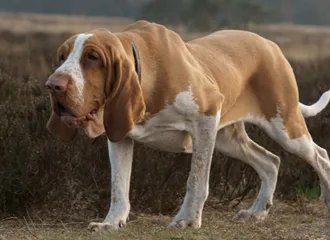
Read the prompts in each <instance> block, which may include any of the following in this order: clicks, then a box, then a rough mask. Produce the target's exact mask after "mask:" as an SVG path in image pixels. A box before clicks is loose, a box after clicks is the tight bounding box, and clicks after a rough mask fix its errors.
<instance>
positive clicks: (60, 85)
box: [46, 77, 68, 93]
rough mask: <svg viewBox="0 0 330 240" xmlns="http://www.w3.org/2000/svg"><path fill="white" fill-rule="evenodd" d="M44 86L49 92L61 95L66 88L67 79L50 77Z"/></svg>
mask: <svg viewBox="0 0 330 240" xmlns="http://www.w3.org/2000/svg"><path fill="white" fill-rule="evenodd" d="M46 86H47V88H48V89H49V90H51V91H53V92H55V93H63V92H65V91H66V89H67V87H68V79H67V78H56V77H50V78H49V79H48V80H47V82H46Z"/></svg>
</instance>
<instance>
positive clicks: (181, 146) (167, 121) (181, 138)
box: [128, 110, 191, 152]
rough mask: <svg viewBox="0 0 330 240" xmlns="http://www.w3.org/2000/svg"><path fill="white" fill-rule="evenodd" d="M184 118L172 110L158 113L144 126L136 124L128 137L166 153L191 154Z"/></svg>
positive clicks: (189, 139)
mask: <svg viewBox="0 0 330 240" xmlns="http://www.w3.org/2000/svg"><path fill="white" fill-rule="evenodd" d="M186 125H187V123H186V121H185V119H184V117H182V116H180V115H178V114H176V113H175V112H173V111H172V110H167V111H166V110H165V111H162V112H159V113H158V114H157V115H156V116H154V117H152V118H150V119H149V120H148V121H147V122H145V123H144V124H141V125H139V124H137V125H135V126H134V128H133V129H132V130H131V131H130V132H129V134H128V136H129V137H130V138H132V139H134V140H135V141H138V142H141V143H144V144H146V145H148V146H150V147H153V148H156V149H160V150H163V151H168V152H191V138H190V135H189V134H188V133H187V131H186V128H187V126H186Z"/></svg>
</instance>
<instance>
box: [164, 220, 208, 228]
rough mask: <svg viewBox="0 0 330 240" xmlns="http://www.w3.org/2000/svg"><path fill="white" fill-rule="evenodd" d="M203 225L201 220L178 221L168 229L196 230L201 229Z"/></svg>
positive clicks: (172, 223)
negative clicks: (190, 228)
mask: <svg viewBox="0 0 330 240" xmlns="http://www.w3.org/2000/svg"><path fill="white" fill-rule="evenodd" d="M201 225H202V223H201V221H199V220H186V219H182V220H178V221H173V222H171V223H170V224H169V225H168V227H169V228H179V229H185V228H187V227H192V228H194V229H198V228H200V227H201Z"/></svg>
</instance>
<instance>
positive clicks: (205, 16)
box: [139, 0, 267, 31]
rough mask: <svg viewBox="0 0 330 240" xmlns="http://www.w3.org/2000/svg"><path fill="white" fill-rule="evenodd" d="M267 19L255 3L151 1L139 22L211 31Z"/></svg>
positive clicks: (236, 0)
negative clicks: (145, 21)
mask: <svg viewBox="0 0 330 240" xmlns="http://www.w3.org/2000/svg"><path fill="white" fill-rule="evenodd" d="M266 16H267V11H266V9H265V8H264V7H263V6H262V5H261V4H260V3H256V2H254V1H252V0H203V1H201V0H151V1H148V2H147V3H146V4H145V5H144V6H143V7H142V8H141V14H140V15H139V18H142V19H147V20H151V21H155V22H158V23H163V24H185V25H187V26H188V28H189V29H190V30H199V31H208V30H214V29H217V28H219V27H223V26H227V25H231V26H235V27H240V28H242V27H243V28H244V27H245V26H246V25H247V24H248V23H249V22H251V21H253V22H262V21H264V20H265V18H266Z"/></svg>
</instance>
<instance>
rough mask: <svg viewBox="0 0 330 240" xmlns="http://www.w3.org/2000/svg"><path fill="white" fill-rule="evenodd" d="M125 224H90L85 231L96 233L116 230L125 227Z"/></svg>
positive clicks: (121, 222)
mask: <svg viewBox="0 0 330 240" xmlns="http://www.w3.org/2000/svg"><path fill="white" fill-rule="evenodd" d="M125 225H126V223H125V222H124V221H119V222H118V223H115V224H113V223H98V222H91V223H90V224H89V225H88V227H87V229H88V230H89V231H91V232H97V231H100V230H110V229H118V228H123V227H125Z"/></svg>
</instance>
